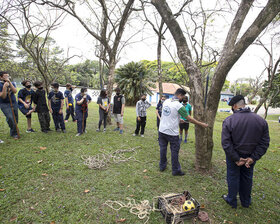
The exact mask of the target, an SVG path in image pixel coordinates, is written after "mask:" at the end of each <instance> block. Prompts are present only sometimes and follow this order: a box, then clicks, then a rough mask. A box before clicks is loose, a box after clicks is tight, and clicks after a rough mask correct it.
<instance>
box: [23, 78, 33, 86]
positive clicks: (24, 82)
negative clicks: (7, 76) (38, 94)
mask: <svg viewBox="0 0 280 224" xmlns="http://www.w3.org/2000/svg"><path fill="white" fill-rule="evenodd" d="M28 82H30V83H31V81H30V80H27V79H26V80H23V81H22V82H21V85H23V86H25V85H26V83H28Z"/></svg>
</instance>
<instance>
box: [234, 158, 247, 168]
mask: <svg viewBox="0 0 280 224" xmlns="http://www.w3.org/2000/svg"><path fill="white" fill-rule="evenodd" d="M246 161H247V159H244V158H242V157H241V158H240V159H239V161H237V162H235V163H236V165H237V166H243V165H244V164H245V163H246Z"/></svg>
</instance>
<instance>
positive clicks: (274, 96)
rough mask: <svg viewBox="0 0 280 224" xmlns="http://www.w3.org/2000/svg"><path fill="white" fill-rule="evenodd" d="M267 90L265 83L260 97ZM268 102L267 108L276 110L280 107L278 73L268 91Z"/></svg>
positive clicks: (279, 78)
mask: <svg viewBox="0 0 280 224" xmlns="http://www.w3.org/2000/svg"><path fill="white" fill-rule="evenodd" d="M267 88H268V82H267V81H265V82H264V84H263V88H262V92H261V94H260V95H261V96H262V95H263V93H264V92H266V90H267ZM267 99H268V102H269V106H271V107H272V108H277V107H280V73H277V74H275V77H274V80H273V83H272V88H271V89H270V90H269V95H268V98H267Z"/></svg>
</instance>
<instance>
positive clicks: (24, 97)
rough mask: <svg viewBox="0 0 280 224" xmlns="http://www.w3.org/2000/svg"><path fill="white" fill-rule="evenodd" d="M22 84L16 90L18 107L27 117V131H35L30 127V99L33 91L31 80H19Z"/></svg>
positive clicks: (31, 110) (32, 110) (31, 109)
mask: <svg viewBox="0 0 280 224" xmlns="http://www.w3.org/2000/svg"><path fill="white" fill-rule="evenodd" d="M21 84H22V85H23V86H24V88H22V89H21V90H20V91H19V92H18V108H19V110H20V111H21V112H22V113H23V115H25V117H26V119H27V130H26V132H27V133H32V132H35V131H34V130H33V129H32V127H31V114H32V113H33V112H34V109H33V108H32V100H33V95H34V91H33V90H32V89H31V82H30V81H29V80H24V81H22V82H21Z"/></svg>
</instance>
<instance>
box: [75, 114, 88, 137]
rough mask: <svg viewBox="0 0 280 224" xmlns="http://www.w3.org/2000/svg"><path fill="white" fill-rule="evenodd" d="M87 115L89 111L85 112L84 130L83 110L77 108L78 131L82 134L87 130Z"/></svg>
mask: <svg viewBox="0 0 280 224" xmlns="http://www.w3.org/2000/svg"><path fill="white" fill-rule="evenodd" d="M87 117H88V112H85V114H84V130H82V129H83V112H82V111H78V110H76V119H77V131H78V133H80V134H82V133H83V132H84V131H85V130H86V126H87Z"/></svg>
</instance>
